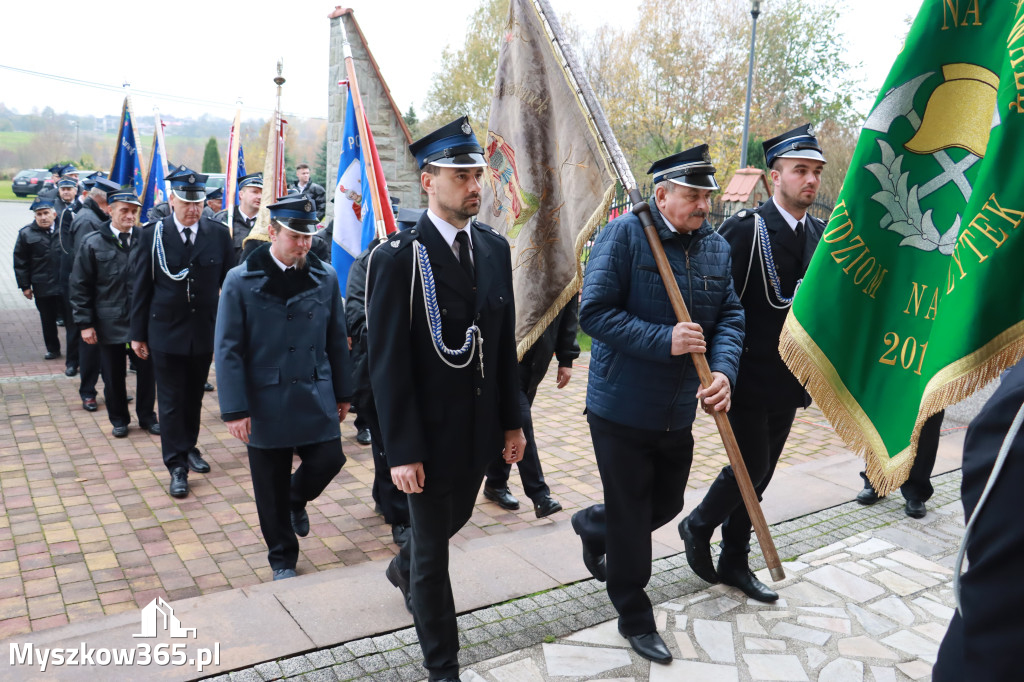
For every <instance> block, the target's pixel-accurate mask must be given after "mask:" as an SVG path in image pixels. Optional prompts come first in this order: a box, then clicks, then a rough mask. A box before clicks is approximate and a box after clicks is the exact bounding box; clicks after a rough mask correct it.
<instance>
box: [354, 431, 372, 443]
mask: <svg viewBox="0 0 1024 682" xmlns="http://www.w3.org/2000/svg"><path fill="white" fill-rule="evenodd" d="M356 442H357V443H359V444H360V445H369V444H370V443H372V442H373V436H371V435H370V429H359V433H357V434H356Z"/></svg>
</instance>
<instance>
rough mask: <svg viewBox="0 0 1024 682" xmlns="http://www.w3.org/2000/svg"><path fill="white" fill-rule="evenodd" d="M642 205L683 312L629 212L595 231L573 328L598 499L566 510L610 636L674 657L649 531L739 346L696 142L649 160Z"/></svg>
mask: <svg viewBox="0 0 1024 682" xmlns="http://www.w3.org/2000/svg"><path fill="white" fill-rule="evenodd" d="M648 173H651V174H653V175H654V183H655V190H654V196H653V197H652V198H651V199H650V204H651V215H652V217H653V219H654V224H655V226H656V227H657V229H658V236H659V238H660V239H661V243H662V246H663V247H664V248H665V254H666V255H667V256H668V259H669V262H670V263H671V265H672V270H673V272H674V273H675V276H676V282H677V283H678V284H679V288H680V290H681V292H682V294H683V298H684V300H685V301H686V305H687V308H688V309H689V311H690V316H691V318H692V319H693V322H690V323H680V322H676V316H675V313H674V312H673V310H672V305H671V303H670V301H669V298H668V294H667V293H666V291H665V286H664V284H663V283H662V280H661V277H660V276H659V274H658V268H657V266H656V264H655V261H654V255H653V254H652V253H651V247H650V245H649V244H648V242H647V238H646V237H645V235H644V232H643V228H642V227H641V225H640V220H639V219H638V218H637V217H636V216H634V215H633V214H632V213H627V214H626V215H624V216H622V217H620V218H617V219H615V220H613V221H612V222H610V223H608V225H607V226H606V227H605V228H604V230H602V232H601V234H600V235H599V236H598V238H597V241H596V242H595V244H594V248H593V250H592V251H591V254H590V260H589V262H588V263H587V272H586V278H585V279H584V282H583V299H582V303H581V307H580V327H582V329H583V330H584V331H585V332H586V333H587V334H589V335H590V336H591V337H593V340H594V342H593V354H592V357H591V362H590V379H589V384H588V387H587V419H588V421H589V422H590V433H591V437H592V438H593V441H594V453H595V455H596V456H597V465H598V468H599V469H600V472H601V482H602V483H603V485H604V504H596V505H593V506H591V507H588V508H587V509H583V510H581V511H579V512H577V513H576V514H575V515H573V517H572V526H573V530H575V531H576V533H577V534H578V535H579V536H580V539H581V540H582V543H583V562H584V564H586V566H587V568H588V569H589V570H590V572H591V574H592V575H593V576H594V577H595V578H596V579H598V580H602V581H603V580H605V579H607V581H608V596H609V598H610V599H611V601H612V604H613V605H614V606H615V609H616V610H617V611H618V613H619V632H620V633H621V634H622V636H623V637H625V638H626V639H628V640H629V643H630V645H631V646H632V647H633V649H634V650H635V651H636V652H637V653H638V654H640V655H641V656H643V657H644V658H647V659H649V660H652V661H655V662H658V663H668V662H670V661H671V660H672V654H671V653H670V652H669V650H668V647H666V646H665V642H664V640H662V638H661V636H660V635H658V633H657V631H656V628H655V623H654V611H653V609H652V608H651V601H650V599H649V598H648V597H647V595H646V593H645V592H644V588H645V587H646V586H647V582H648V580H650V577H651V533H652V532H653V531H654V530H655V529H657V528H659V527H661V526H663V525H665V524H666V523H668V522H669V521H671V520H672V519H673V518H675V516H676V515H677V514H678V513H679V512H680V511H682V509H683V493H684V491H685V490H686V479H687V478H688V476H689V474H690V464H691V463H692V461H693V436H692V434H691V427H692V425H693V420H694V416H695V414H696V409H697V404H698V402H700V404H701V406H702V407H703V408H704V409H705V410H706V411H708V412H710V411H713V410H717V411H722V410H728V409H729V405H730V401H731V394H732V386H733V384H734V383H735V381H736V372H737V370H738V367H739V359H740V352H741V348H742V345H743V307H742V305H741V304H740V301H739V299H738V298H737V296H736V292H735V291H734V290H733V285H732V273H731V271H730V263H729V245H728V243H726V241H725V240H724V239H722V237H720V236H719V235H718V234H716V233H715V231H714V230H713V229H712V227H711V224H710V223H709V222H708V220H707V217H708V213H709V212H710V210H711V203H710V202H711V193H712V192H714V191H715V190H717V189H718V183H717V182H715V169H714V167H713V166H712V165H711V157H710V155H709V154H708V147H707V145H700V146H699V147H694V148H693V149H688V150H686V151H684V152H680V153H678V154H673V155H672V156H669V157H667V158H665V159H662V160H660V161H658V162H656V163H655V164H654V165H652V166H651V168H650V170H649V171H648ZM690 353H705V354H706V355H707V359H708V363H709V364H710V366H711V374H712V376H713V378H714V381H713V383H712V384H711V385H710V386H709V387H708V388H706V389H701V386H700V380H699V378H698V377H697V371H696V368H695V367H694V365H693V361H692V360H691V359H690Z"/></svg>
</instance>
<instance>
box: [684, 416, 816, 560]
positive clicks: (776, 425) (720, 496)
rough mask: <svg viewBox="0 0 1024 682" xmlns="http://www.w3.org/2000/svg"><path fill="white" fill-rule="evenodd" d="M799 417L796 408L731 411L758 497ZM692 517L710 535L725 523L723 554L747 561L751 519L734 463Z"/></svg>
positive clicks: (694, 528)
mask: <svg viewBox="0 0 1024 682" xmlns="http://www.w3.org/2000/svg"><path fill="white" fill-rule="evenodd" d="M795 417H796V408H783V409H781V410H747V409H742V408H737V407H735V406H734V407H733V408H732V409H731V410H729V424H730V425H731V426H732V430H733V433H735V434H736V443H737V444H738V445H739V446H740V453H741V454H742V455H743V462H744V463H745V464H746V465H747V472H748V473H749V474H750V482H751V483H753V484H754V490H755V491H756V492H757V499H758V500H760V499H761V495H762V494H764V491H765V489H766V488H767V487H768V484H769V483H771V480H772V475H773V474H774V473H775V465H776V464H778V463H779V457H781V456H782V449H783V448H784V447H785V446H786V439H787V438H788V437H789V430H790V429H791V428H792V427H793V419H794V418H795ZM689 519H690V529H691V530H692V531H693V532H694V533H695V534H697V535H698V536H703V537H706V538H710V537H711V534H712V533H714V532H715V528H716V527H717V526H719V525H721V526H722V555H723V556H728V557H729V558H733V559H736V560H742V561H746V557H747V555H748V554H749V553H750V532H751V522H750V516H749V515H748V514H747V508H746V506H745V505H744V504H743V498H742V496H741V495H740V488H739V485H738V484H737V483H736V475H735V474H734V473H733V470H732V466H726V467H725V468H723V469H722V471H721V472H719V474H718V478H716V479H715V481H714V483H712V484H711V488H710V489H709V490H708V492H707V495H705V496H704V499H703V500H702V501H701V503H700V504H699V505H697V508H696V509H694V510H693V511H692V512H691V513H690V516H689Z"/></svg>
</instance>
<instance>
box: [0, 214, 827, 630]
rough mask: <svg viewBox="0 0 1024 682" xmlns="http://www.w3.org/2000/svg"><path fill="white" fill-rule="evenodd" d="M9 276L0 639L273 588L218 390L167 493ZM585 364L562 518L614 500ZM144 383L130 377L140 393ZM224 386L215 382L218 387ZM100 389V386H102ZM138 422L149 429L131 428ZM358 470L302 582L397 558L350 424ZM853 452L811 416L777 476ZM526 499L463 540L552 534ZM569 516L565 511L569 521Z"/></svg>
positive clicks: (345, 478) (320, 519)
mask: <svg viewBox="0 0 1024 682" xmlns="http://www.w3.org/2000/svg"><path fill="white" fill-rule="evenodd" d="M29 217H30V216H29V214H28V211H27V210H25V209H24V206H22V205H20V204H12V203H5V202H0V249H6V253H7V254H10V253H11V251H12V249H13V243H14V237H15V235H16V233H17V230H18V228H20V227H21V226H22V225H24V224H25V223H26V222H28V220H29ZM5 263H6V264H5V265H4V266H2V267H0V397H2V401H0V639H3V638H8V637H12V636H14V635H18V634H21V633H25V632H29V631H36V630H42V629H45V628H51V627H55V626H59V625H63V624H65V623H68V622H74V621H81V620H85V619H89V618H95V617H98V616H102V615H105V614H106V615H109V614H114V613H119V612H123V611H128V610H132V609H136V608H139V607H141V606H143V605H145V604H147V603H148V602H149V601H150V600H151V599H153V598H154V597H156V596H162V597H164V598H166V599H169V600H177V599H183V598H187V597H193V596H198V595H202V594H209V593H213V592H218V591H221V590H227V589H231V588H235V587H242V586H246V585H252V584H254V583H259V582H265V581H267V580H269V579H270V569H269V566H268V565H267V562H266V547H265V545H264V544H263V539H262V536H261V534H260V532H259V525H258V521H257V517H256V505H255V502H254V500H253V497H252V482H251V478H250V475H249V468H248V461H247V456H246V451H245V447H244V445H242V443H240V442H239V441H237V440H235V439H234V438H232V437H231V435H230V434H229V433H228V432H227V429H226V428H225V427H224V425H223V423H222V422H221V421H220V418H219V410H218V407H217V397H216V393H212V394H208V395H207V396H206V398H205V400H204V405H203V420H202V428H201V431H200V435H199V448H200V449H201V450H202V452H203V453H204V456H205V457H206V459H207V460H208V461H209V462H210V464H211V466H212V469H213V470H212V471H211V472H210V473H209V474H207V475H199V474H192V475H191V476H190V478H189V481H190V484H191V486H192V494H191V495H190V496H189V497H188V498H187V499H184V500H181V501H178V500H174V499H172V498H171V497H170V496H168V494H167V492H166V486H167V484H168V474H167V472H166V470H165V469H164V467H163V465H162V460H161V457H160V441H159V438H158V437H156V436H151V435H149V434H147V433H145V432H142V431H140V430H138V429H137V428H133V429H132V431H131V432H130V434H129V437H128V438H125V439H115V438H113V437H112V436H111V435H110V428H111V427H110V424H109V422H108V420H107V416H106V412H105V411H104V410H103V409H102V391H101V399H100V403H101V409H100V410H99V411H98V412H96V413H88V412H85V411H84V410H82V408H81V403H80V401H79V398H78V392H77V389H78V378H77V377H75V378H67V377H65V376H64V375H63V368H64V363H63V361H62V360H54V361H50V362H46V361H44V360H43V359H42V354H43V351H42V350H41V342H42V339H41V332H40V330H39V318H38V315H37V313H36V311H35V307H34V306H33V305H32V303H31V302H29V301H27V300H25V299H24V297H23V296H21V294H20V292H19V291H18V290H17V287H16V285H15V283H14V277H13V272H12V270H11V259H10V256H9V255H8V257H7V260H6V261H5ZM586 362H587V356H586V355H584V357H583V358H581V361H580V363H578V364H577V369H576V372H575V374H574V377H573V380H572V382H570V384H569V387H567V388H566V389H564V390H561V391H559V390H556V389H555V387H554V381H553V373H552V375H551V377H549V378H548V380H547V381H545V382H544V384H543V386H542V387H541V389H540V391H539V393H538V396H537V400H536V403H535V405H534V424H535V429H536V436H537V441H538V446H539V449H540V451H541V456H542V462H543V467H544V472H545V476H546V478H547V480H548V484H549V485H550V487H551V490H552V495H553V496H554V497H555V498H556V499H557V500H559V501H560V502H561V503H562V505H563V507H564V508H565V512H564V513H567V514H571V513H572V512H573V511H574V510H576V509H578V508H580V507H583V506H587V505H589V504H591V503H593V502H594V501H599V500H600V499H601V484H600V477H599V475H598V471H597V465H596V463H595V461H594V455H593V450H592V447H591V443H590V435H589V429H588V427H587V423H586V418H585V417H584V416H583V414H582V413H583V407H584V400H585V394H586V378H587V370H586ZM132 377H133V375H131V374H129V378H128V384H129V393H131V391H132V385H133V379H132ZM211 381H213V383H214V384H216V378H215V377H212V378H211ZM100 383H101V384H102V381H101V382H100ZM133 426H136V425H133ZM342 433H343V446H344V451H345V454H346V456H347V457H348V462H347V463H346V465H345V467H344V469H343V470H342V472H341V474H339V476H338V477H337V478H336V479H335V480H334V481H333V482H332V483H331V484H330V485H329V486H328V488H327V490H326V491H325V492H324V494H323V495H322V496H321V497H320V498H319V499H318V500H317V501H315V502H313V503H311V504H310V506H309V515H310V522H311V532H310V535H309V537H307V538H303V539H301V540H300V548H301V554H300V556H299V562H298V572H299V573H300V574H302V573H311V572H315V571H321V570H328V569H331V568H335V567H339V566H346V565H352V564H357V563H360V562H365V561H372V560H376V559H381V558H387V557H390V556H392V555H393V554H394V552H395V547H394V545H393V544H392V541H391V533H390V527H389V526H388V525H386V524H385V523H384V521H383V519H382V518H381V517H380V516H379V515H377V514H376V513H375V512H374V503H373V500H372V498H371V495H370V486H371V483H372V480H373V469H372V466H373V465H372V456H371V453H370V448H369V447H363V446H360V445H358V444H357V443H356V442H355V430H354V428H353V427H352V422H351V419H349V420H347V421H346V423H345V424H343V425H342ZM694 436H695V440H696V443H697V445H696V449H695V453H694V463H693V469H692V472H691V475H690V481H689V487H690V488H691V489H696V488H701V487H705V486H707V485H708V484H709V483H710V482H711V481H712V480H713V479H714V477H715V476H716V475H717V474H718V471H719V470H720V468H721V467H722V466H723V465H724V463H725V454H724V451H723V450H722V447H721V442H720V440H719V437H718V434H717V431H716V428H715V426H714V422H713V420H711V419H710V418H709V417H707V416H706V415H704V414H703V413H701V414H699V416H698V420H697V423H696V424H695V427H694ZM842 451H843V446H842V443H841V441H840V440H839V438H838V437H837V436H836V435H835V434H834V433H833V432H832V430H831V428H830V427H829V425H828V423H827V421H826V420H825V419H824V417H823V416H822V415H821V413H820V411H818V410H817V409H816V408H812V409H810V410H807V411H806V412H802V413H801V414H800V415H799V417H798V420H797V423H796V424H795V425H794V428H793V432H792V434H791V436H790V440H789V443H788V445H787V449H786V452H785V453H784V455H783V458H782V460H781V462H780V463H779V467H786V466H791V465H792V464H795V463H798V462H802V461H806V460H810V459H817V458H821V457H826V456H829V455H832V454H836V453H839V452H842ZM511 488H512V492H513V493H514V494H515V495H516V496H517V497H519V498H520V500H521V501H522V502H523V503H524V504H522V506H521V509H520V511H519V512H515V513H513V512H507V511H505V510H502V509H501V508H499V507H498V506H496V505H494V504H492V503H489V502H486V501H484V500H483V498H482V497H481V498H480V499H481V501H480V503H478V505H477V508H476V511H475V512H474V514H473V517H472V519H471V520H470V522H469V524H467V526H466V527H465V528H464V529H463V530H462V531H461V532H460V533H459V535H458V536H456V538H455V542H456V543H459V542H465V541H466V540H468V539H470V538H475V537H481V536H485V535H495V534H499V533H507V532H510V531H515V530H520V529H523V528H527V527H530V526H535V525H541V524H548V523H551V520H548V519H540V520H538V519H536V518H535V517H534V515H533V510H532V505H530V504H529V499H528V498H526V497H525V495H524V494H523V491H522V488H521V487H520V486H519V485H518V477H517V476H515V475H513V477H512V485H511ZM559 517H561V515H558V516H556V518H559Z"/></svg>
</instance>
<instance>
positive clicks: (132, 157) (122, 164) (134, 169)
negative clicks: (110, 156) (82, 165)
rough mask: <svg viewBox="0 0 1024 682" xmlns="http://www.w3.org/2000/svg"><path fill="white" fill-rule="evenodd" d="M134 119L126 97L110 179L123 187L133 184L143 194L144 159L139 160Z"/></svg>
mask: <svg viewBox="0 0 1024 682" xmlns="http://www.w3.org/2000/svg"><path fill="white" fill-rule="evenodd" d="M132 119H133V116H132V109H131V105H130V103H129V101H128V98H127V97H125V98H124V106H123V107H122V108H121V130H120V131H119V132H118V135H117V149H116V150H115V151H114V162H113V164H112V165H111V166H110V180H111V182H116V183H117V184H119V185H121V186H122V187H123V186H125V185H131V186H132V187H134V188H135V193H136V194H139V195H141V194H142V193H143V191H144V186H143V182H142V161H140V160H139V144H138V137H137V136H136V134H135V123H134V121H133V120H132Z"/></svg>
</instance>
